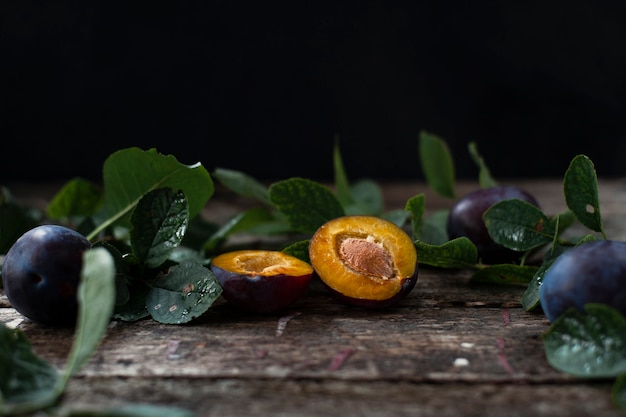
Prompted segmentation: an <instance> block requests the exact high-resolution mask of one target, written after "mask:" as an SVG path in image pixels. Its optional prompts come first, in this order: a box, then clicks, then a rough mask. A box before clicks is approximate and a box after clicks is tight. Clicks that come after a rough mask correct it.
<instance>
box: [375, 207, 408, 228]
mask: <svg viewBox="0 0 626 417" xmlns="http://www.w3.org/2000/svg"><path fill="white" fill-rule="evenodd" d="M379 217H380V218H382V219H385V220H389V221H390V222H391V223H393V224H395V225H396V226H398V227H400V228H403V227H404V225H405V224H406V222H407V221H409V219H410V218H411V215H410V214H409V212H407V211H406V210H402V209H396V210H390V211H387V212H384V213H382V214H380V216H379Z"/></svg>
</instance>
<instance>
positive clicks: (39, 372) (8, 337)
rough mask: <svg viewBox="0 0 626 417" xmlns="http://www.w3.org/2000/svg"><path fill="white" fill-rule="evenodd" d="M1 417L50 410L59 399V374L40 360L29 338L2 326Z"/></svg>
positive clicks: (15, 330)
mask: <svg viewBox="0 0 626 417" xmlns="http://www.w3.org/2000/svg"><path fill="white" fill-rule="evenodd" d="M0 375H1V377H0V415H6V416H10V415H18V414H23V413H28V412H33V411H36V410H39V409H42V408H45V407H48V406H50V405H52V404H54V402H55V401H56V399H57V391H56V390H55V387H56V386H57V384H58V382H59V381H60V374H59V373H58V371H57V370H56V368H55V367H53V366H52V365H50V364H49V363H48V362H46V361H45V360H44V359H42V358H40V357H39V356H37V355H36V354H35V353H34V352H33V351H32V349H31V344H30V342H29V340H28V338H27V337H26V335H25V334H24V333H23V332H22V331H21V330H19V329H9V328H8V327H6V326H5V325H4V324H0Z"/></svg>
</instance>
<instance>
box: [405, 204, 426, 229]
mask: <svg viewBox="0 0 626 417" xmlns="http://www.w3.org/2000/svg"><path fill="white" fill-rule="evenodd" d="M404 209H405V210H406V211H408V212H409V213H411V231H412V236H413V239H414V240H416V239H419V238H420V235H421V233H422V226H423V225H424V213H425V212H426V196H425V195H424V193H420V194H418V195H415V196H413V197H411V198H409V199H408V200H407V202H406V205H405V207H404Z"/></svg>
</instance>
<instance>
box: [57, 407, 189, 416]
mask: <svg viewBox="0 0 626 417" xmlns="http://www.w3.org/2000/svg"><path fill="white" fill-rule="evenodd" d="M67 417H197V414H196V413H194V412H193V411H190V410H186V409H184V408H179V407H173V406H165V405H154V404H125V405H120V406H117V407H111V408H107V409H105V410H71V411H70V413H69V414H68V415H67Z"/></svg>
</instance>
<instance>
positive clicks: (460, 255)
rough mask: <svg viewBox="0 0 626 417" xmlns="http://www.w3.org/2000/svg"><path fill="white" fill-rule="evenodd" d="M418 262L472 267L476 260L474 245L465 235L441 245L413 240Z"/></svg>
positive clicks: (432, 264) (446, 266) (451, 266)
mask: <svg viewBox="0 0 626 417" xmlns="http://www.w3.org/2000/svg"><path fill="white" fill-rule="evenodd" d="M415 247H416V248H417V259H418V262H419V263H420V264H423V265H430V266H436V267H441V268H459V269H464V268H472V267H474V266H475V265H476V261H477V260H478V250H477V249H476V245H474V244H473V243H472V241H471V240H469V239H468V238H466V237H459V238H456V239H452V240H450V241H448V242H446V243H444V244H443V245H429V244H427V243H424V242H421V241H419V240H416V241H415Z"/></svg>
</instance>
